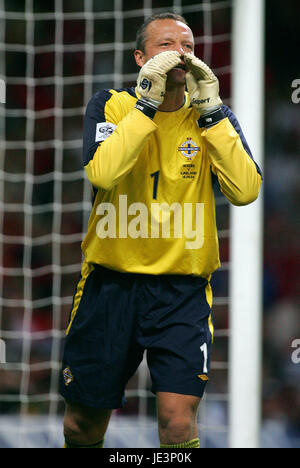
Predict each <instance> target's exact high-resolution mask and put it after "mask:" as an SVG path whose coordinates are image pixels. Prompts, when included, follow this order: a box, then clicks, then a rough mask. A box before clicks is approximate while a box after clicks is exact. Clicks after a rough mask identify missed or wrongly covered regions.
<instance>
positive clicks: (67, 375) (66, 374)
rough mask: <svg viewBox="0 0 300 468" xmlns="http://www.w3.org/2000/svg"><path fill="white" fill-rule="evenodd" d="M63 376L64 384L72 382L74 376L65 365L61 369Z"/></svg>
mask: <svg viewBox="0 0 300 468" xmlns="http://www.w3.org/2000/svg"><path fill="white" fill-rule="evenodd" d="M63 376H64V381H65V385H66V386H68V385H70V383H71V382H73V380H74V377H73V375H72V372H71V370H70V368H69V367H66V368H65V369H64V370H63Z"/></svg>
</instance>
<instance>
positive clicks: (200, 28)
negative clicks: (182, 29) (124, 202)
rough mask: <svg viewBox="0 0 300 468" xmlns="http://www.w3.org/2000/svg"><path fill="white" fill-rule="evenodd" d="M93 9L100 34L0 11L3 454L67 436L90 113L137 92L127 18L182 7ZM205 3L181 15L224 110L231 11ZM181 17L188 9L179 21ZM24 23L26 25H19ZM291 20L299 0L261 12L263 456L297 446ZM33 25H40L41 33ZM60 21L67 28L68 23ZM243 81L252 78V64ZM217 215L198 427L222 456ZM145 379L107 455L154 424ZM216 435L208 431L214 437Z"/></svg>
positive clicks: (222, 309) (111, 5)
mask: <svg viewBox="0 0 300 468" xmlns="http://www.w3.org/2000/svg"><path fill="white" fill-rule="evenodd" d="M88 3H89V4H90V5H91V6H92V8H93V11H94V12H95V13H97V14H98V16H97V18H98V19H95V21H93V19H92V18H90V17H89V19H88V20H87V19H86V18H84V17H83V16H84V15H83V14H82V12H83V11H84V2H83V1H82V0H72V1H71V0H64V1H59V2H57V1H56V2H55V1H48V2H44V1H42V0H34V1H29V2H28V1H27V2H25V1H22V0H6V1H3V0H2V1H1V2H0V14H1V16H0V20H1V22H2V23H1V24H4V23H5V34H4V35H3V34H2V36H0V37H1V44H0V46H1V49H0V53H1V58H2V63H1V64H0V73H1V77H0V78H3V79H5V81H6V83H7V96H6V105H5V106H3V105H0V107H1V108H0V110H1V114H0V115H1V117H3V116H4V118H5V126H4V127H5V128H4V134H3V131H2V133H1V135H2V141H1V159H0V187H1V200H0V203H1V211H2V217H1V231H0V242H1V245H0V252H1V258H0V260H1V264H0V268H1V291H0V292H1V310H0V330H1V332H0V337H1V338H3V339H5V341H6V344H7V365H2V366H0V447H7V446H13V445H14V444H16V446H18V444H19V446H21V445H22V443H24V445H27V446H30V445H32V446H47V445H48V446H51V444H52V445H57V446H59V445H60V443H61V434H57V437H55V435H53V434H55V433H57V430H59V431H61V428H60V426H59V422H58V423H57V419H58V421H60V419H59V418H60V417H61V414H62V411H63V404H62V401H61V400H60V399H59V398H58V397H57V395H56V393H55V389H56V384H57V376H58V371H59V365H58V364H59V358H60V355H61V354H60V353H61V345H62V338H63V333H64V329H65V328H66V324H67V320H68V315H69V309H70V297H71V296H72V294H73V289H74V285H75V282H76V278H77V275H78V265H80V262H81V254H80V240H81V234H82V232H83V230H84V226H86V223H87V219H88V214H89V208H90V204H89V203H87V202H86V201H84V202H83V200H87V199H88V197H89V186H88V184H87V183H86V182H85V181H84V180H83V179H82V173H81V170H82V168H81V152H80V139H81V135H82V116H83V112H84V107H85V106H86V104H87V101H88V99H89V98H90V96H91V95H92V93H93V92H95V91H96V90H97V89H99V88H106V87H113V86H117V87H118V86H122V87H123V86H127V85H133V84H134V77H135V76H136V73H137V68H136V66H135V63H134V60H133V57H132V48H133V47H134V40H135V33H136V29H137V27H138V26H139V24H140V22H141V21H142V19H143V17H142V16H141V15H140V14H137V15H134V14H133V12H134V10H137V12H138V10H140V9H141V5H148V6H150V7H152V8H155V9H159V11H169V10H170V9H172V8H173V7H174V5H178V4H179V2H172V1H168V0H157V1H155V0H153V1H152V2H151V1H150V2H141V1H134V0H132V1H129V2H123V10H122V11H120V13H119V14H118V13H117V14H116V4H117V3H118V2H117V1H115V2H113V1H108V0H98V1H94V2H93V1H89V2H88ZM200 3H201V2H195V1H191V0H190V1H188V0H187V1H182V2H180V5H181V6H182V7H183V14H184V16H185V17H186V18H187V20H188V21H189V23H190V26H191V28H192V29H193V32H194V34H195V36H196V37H198V38H199V40H198V41H197V45H196V54H197V55H198V56H200V57H203V58H204V59H206V60H207V61H208V62H209V64H210V65H211V66H212V67H213V68H214V70H215V71H216V72H217V74H218V76H219V78H220V85H221V95H222V98H223V99H224V101H225V102H226V103H228V104H229V105H230V92H231V89H230V77H231V74H230V71H231V70H230V60H231V56H230V21H231V10H230V3H231V2H228V1H223V2H222V1H221V2H214V1H211V2H206V3H207V4H210V6H211V10H210V13H211V12H213V13H212V14H211V17H210V23H208V22H207V17H206V18H205V11H202V10H201V9H198V10H197V5H199V4H200ZM217 3H218V4H222V3H223V6H224V8H220V9H217V8H216V4H217ZM119 4H120V5H121V4H122V2H119ZM125 4H126V5H125ZM225 4H226V5H225ZM28 5H30V6H31V8H32V10H31V11H30V12H28V9H27V10H26V7H28ZM57 5H60V7H61V11H60V13H64V14H65V18H64V21H61V17H60V16H59V15H58V17H57V18H53V15H52V16H51V14H52V13H53V12H56V13H57ZM85 5H86V4H85ZM185 5H186V6H188V5H189V6H191V8H190V9H189V8H187V12H185V10H184V6H185ZM193 7H194V9H193ZM25 11H27V17H25V15H24V18H23V19H22V15H23V14H24V12H25ZM10 13H12V14H10ZM15 13H16V14H15ZM47 13H49V19H48V20H47V19H45V14H47ZM73 13H75V14H76V15H77V16H76V15H75V16H76V18H75V19H74V15H73V16H72V14H73ZM208 13H209V12H208ZM208 13H207V12H206V14H208ZM299 13H300V11H299V3H298V2H297V1H296V0H295V1H293V0H287V2H285V4H284V8H283V5H282V2H280V1H279V0H267V1H266V69H265V85H266V94H265V155H264V156H265V168H264V179H265V180H264V197H265V199H264V228H265V229H264V288H263V290H264V315H263V393H262V416H263V425H262V445H263V446H271V447H299V446H300V401H299V400H300V396H299V395H300V392H299V389H300V388H299V387H300V364H298V365H297V364H294V363H293V362H292V360H291V354H292V351H293V349H292V347H291V346H292V341H293V340H294V339H296V338H300V320H299V290H300V287H299V286H300V284H299V264H300V258H299V241H298V233H299V217H300V214H299V197H300V192H299V183H298V182H299V173H300V171H299V165H300V162H299V143H300V132H299V123H300V122H299V105H298V106H297V105H296V104H293V103H292V100H291V94H292V88H291V84H292V81H293V80H294V79H296V78H300V76H299V69H298V68H297V62H298V58H297V57H298V51H297V40H296V39H297V27H298V24H297V18H298V17H299ZM30 14H31V15H32V16H30ZM39 14H41V16H40V17H41V18H43V19H40V20H39ZM68 14H70V15H71V17H72V19H70V20H69V21H68V19H67V18H68ZM124 18H125V19H124ZM33 20H34V28H33V29H32V31H34V33H33V35H32V37H28V28H27V23H28V21H33ZM57 22H59V23H60V32H61V36H60V37H58V36H57V30H58V29H57ZM91 28H92V29H91ZM205 29H206V30H205ZM2 31H4V29H3V30H2ZM0 34H1V33H0ZM253 34H255V31H253ZM203 35H206V36H209V35H211V37H218V38H219V40H217V41H215V42H214V41H213V42H210V41H208V42H207V41H205V40H202V39H201V37H202V36H203ZM58 40H59V41H58ZM122 43H123V44H125V47H124V46H122ZM53 44H55V47H53ZM87 44H90V47H87ZM111 44H113V45H114V50H111ZM22 45H23V46H24V47H23V46H22ZM83 45H84V46H83ZM98 45H100V47H98ZM4 64H5V65H4ZM30 70H31V72H32V73H30ZM87 70H88V74H87V73H86V72H87ZM249 70H250V73H251V64H249ZM84 75H85V78H84V80H82V79H81V77H82V76H84ZM53 77H55V79H54V78H53ZM89 77H94V78H92V79H90V78H89ZM252 98H253V97H251V99H252ZM59 106H60V107H59ZM62 109H63V111H62ZM2 130H3V129H2ZM244 130H245V134H246V136H247V129H244ZM3 139H4V140H5V143H4V144H3ZM24 141H26V144H25V145H24V144H23V143H22V142H24ZM49 142H52V143H49ZM254 156H255V155H254ZM218 200H219V199H218ZM217 215H218V225H219V229H220V233H221V239H220V245H221V260H222V263H223V268H222V269H221V270H220V271H219V272H218V273H217V275H216V276H215V279H214V283H213V286H214V291H215V296H216V298H217V299H216V301H215V311H214V318H215V325H216V330H217V334H216V342H215V349H214V354H213V360H214V363H215V365H214V368H213V375H212V382H211V384H210V389H209V392H208V398H207V399H208V401H207V403H206V406H205V409H204V410H202V411H204V413H205V414H201V421H204V422H201V423H200V426H201V428H202V424H203V428H205V430H206V434H207V435H206V440H205V446H207V447H214V446H226V443H227V439H226V426H227V399H226V395H227V392H228V388H227V386H228V382H227V362H228V302H227V301H226V297H227V295H228V274H227V268H226V267H227V265H228V261H229V260H230V257H229V252H228V229H229V225H228V207H227V205H226V203H225V204H224V203H222V202H221V201H220V200H219V202H218V204H217ZM29 237H30V238H31V239H33V241H31V242H30V241H29V240H28V238H29ZM20 239H23V241H22V242H21V241H20ZM24 239H25V241H24ZM34 239H40V241H39V240H36V241H34ZM49 298H50V299H49ZM64 298H66V299H64ZM33 305H34V307H33ZM22 363H23V365H22ZM245 372H247V370H246V369H245ZM147 379H148V377H147V373H146V371H143V370H142V371H141V372H140V374H139V375H138V376H136V377H135V378H133V379H132V381H131V383H130V385H129V389H128V390H129V391H128V404H127V406H126V407H125V409H124V410H122V412H119V414H118V416H117V417H118V426H119V427H121V430H122V425H123V426H124V428H126V430H127V433H126V434H124V436H123V437H124V440H121V439H117V437H122V436H120V434H119V433H120V432H121V431H117V430H116V428H115V426H114V425H112V429H111V432H110V434H109V436H108V440H111V443H112V444H119V446H122V444H126V437H127V441H128V440H132V442H131V443H132V444H134V443H137V440H136V438H137V432H136V430H135V428H134V427H133V428H132V426H128V425H127V421H128V418H129V419H130V418H132V417H134V416H135V415H136V414H139V415H141V414H142V416H143V417H146V416H148V417H150V418H153V417H154V416H155V405H154V399H153V398H152V397H150V396H149V392H148V390H147V389H148V387H149V385H148V383H147V382H148V381H147ZM210 395H211V398H210ZM216 395H217V397H216ZM26 415H31V416H35V418H33V419H32V422H30V423H29V424H30V425H31V424H32V425H33V426H34V425H35V426H34V427H32V428H31V429H30V428H29V430H28V427H27V430H28V432H29V433H30V437H29V436H28V438H27V439H26V442H24V440H25V436H24V433H23V434H20V433H19V437H17V438H16V435H15V433H14V431H15V430H16V429H15V428H16V427H17V425H18V421H19V420H20V417H21V416H22V417H24V416H26ZM47 415H50V417H51V418H52V417H54V419H53V423H51V424H53V431H52V436H51V437H52V438H51V437H50V436H49V433H47V428H48V426H47V424H48V423H45V417H47ZM37 421H40V422H39V423H38V424H39V425H38V426H36V424H37ZM145 421H146V420H145ZM246 423H247V422H246V421H245V424H246ZM212 424H213V425H214V428H210V429H209V426H210V425H212ZM145 425H146V428H147V429H145V430H148V431H149V432H148V433H147V434H148V435H147V437H148V439H149V440H150V442H151V443H152V442H153V443H157V439H156V437H157V436H156V432H155V423H154V420H153V421H152V423H151V424H150V423H148V422H147V421H146V422H145ZM143 427H144V426H143ZM128 428H130V429H128ZM124 430H125V429H124ZM117 432H118V434H117ZM49 437H50V438H49ZM130 438H131V439H130ZM149 440H148V442H149ZM140 443H141V444H143V442H140ZM116 446H118V445H116ZM129 446H137V445H129Z"/></svg>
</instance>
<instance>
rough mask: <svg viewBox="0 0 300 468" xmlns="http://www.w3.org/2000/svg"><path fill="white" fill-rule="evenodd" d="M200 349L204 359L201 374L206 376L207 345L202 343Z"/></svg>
mask: <svg viewBox="0 0 300 468" xmlns="http://www.w3.org/2000/svg"><path fill="white" fill-rule="evenodd" d="M200 349H201V351H202V353H203V357H204V363H203V373H204V374H207V372H208V370H207V344H206V343H204V344H203V345H202V346H200Z"/></svg>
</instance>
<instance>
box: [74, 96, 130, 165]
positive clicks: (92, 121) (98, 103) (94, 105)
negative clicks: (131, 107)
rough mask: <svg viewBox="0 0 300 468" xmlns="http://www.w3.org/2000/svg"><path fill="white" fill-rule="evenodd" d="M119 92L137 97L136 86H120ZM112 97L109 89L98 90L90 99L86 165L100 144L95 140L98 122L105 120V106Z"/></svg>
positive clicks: (84, 143)
mask: <svg viewBox="0 0 300 468" xmlns="http://www.w3.org/2000/svg"><path fill="white" fill-rule="evenodd" d="M115 91H117V92H118V93H122V92H124V91H125V92H127V93H128V94H130V96H132V97H134V98H136V99H137V96H136V94H135V88H133V87H132V88H120V89H116V90H115ZM111 97H112V93H111V92H110V91H109V90H108V89H104V90H102V91H98V92H97V93H95V94H94V95H93V96H92V98H91V100H90V101H89V103H88V105H87V109H86V114H85V119H84V128H83V155H82V159H83V165H84V166H86V165H87V164H88V163H89V162H90V160H91V159H93V157H94V154H95V152H96V150H97V148H98V146H99V142H95V135H96V126H97V124H98V123H101V122H105V121H106V118H105V106H106V104H107V102H108V101H109V100H110V98H111Z"/></svg>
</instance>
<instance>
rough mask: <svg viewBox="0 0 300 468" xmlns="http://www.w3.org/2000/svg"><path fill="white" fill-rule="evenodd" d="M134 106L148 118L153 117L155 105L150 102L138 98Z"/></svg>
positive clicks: (155, 109)
mask: <svg viewBox="0 0 300 468" xmlns="http://www.w3.org/2000/svg"><path fill="white" fill-rule="evenodd" d="M135 108H136V109H138V110H139V111H141V112H143V114H145V115H146V116H147V117H149V118H150V119H154V116H155V114H156V111H157V107H155V106H153V105H152V104H150V102H146V101H144V100H143V99H139V100H138V101H137V102H136V105H135Z"/></svg>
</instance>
